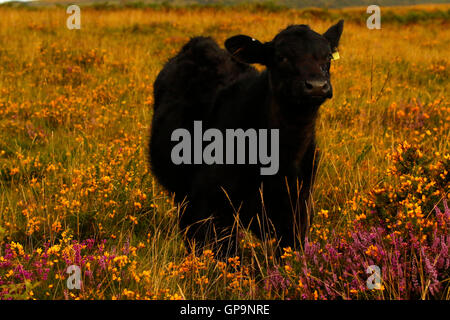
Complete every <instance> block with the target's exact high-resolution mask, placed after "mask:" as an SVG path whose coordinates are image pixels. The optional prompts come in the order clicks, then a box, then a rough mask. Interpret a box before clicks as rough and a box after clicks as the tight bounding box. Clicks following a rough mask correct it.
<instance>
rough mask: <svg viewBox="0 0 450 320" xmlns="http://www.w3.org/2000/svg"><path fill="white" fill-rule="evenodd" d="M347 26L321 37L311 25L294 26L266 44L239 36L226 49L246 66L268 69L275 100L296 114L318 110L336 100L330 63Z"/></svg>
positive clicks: (342, 23)
mask: <svg viewBox="0 0 450 320" xmlns="http://www.w3.org/2000/svg"><path fill="white" fill-rule="evenodd" d="M343 26H344V21H343V20H341V21H339V22H338V23H337V24H335V25H333V26H332V27H331V28H329V29H328V30H327V31H326V32H325V33H324V34H322V35H321V34H319V33H317V32H315V31H313V30H311V29H310V28H309V27H308V26H307V25H292V26H289V27H287V28H286V29H284V30H283V31H281V32H280V33H279V34H277V35H276V36H275V38H274V39H273V40H272V41H269V42H266V43H261V42H260V41H258V40H256V39H253V38H251V37H249V36H246V35H237V36H234V37H231V38H229V39H227V40H226V41H225V47H226V49H227V50H228V51H229V52H230V53H231V54H232V55H233V56H234V57H236V58H237V59H238V60H240V61H242V62H245V63H259V64H263V65H265V66H266V67H267V69H268V72H269V77H270V78H269V79H270V83H271V87H272V91H273V94H274V96H275V97H276V99H277V100H278V101H282V102H285V103H283V105H289V106H290V107H289V108H290V109H291V110H289V111H290V112H293V111H294V112H295V111H296V110H292V108H293V109H302V107H311V106H312V107H318V106H320V105H321V104H322V103H323V102H324V101H325V100H326V99H327V98H331V97H332V95H333V89H332V86H331V82H330V62H331V59H332V54H333V52H334V51H336V49H337V47H338V44H339V39H340V37H341V34H342V30H343ZM286 111H287V110H286ZM298 111H299V112H301V111H300V110H298Z"/></svg>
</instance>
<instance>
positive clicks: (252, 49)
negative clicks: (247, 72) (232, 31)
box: [225, 34, 267, 64]
mask: <svg viewBox="0 0 450 320" xmlns="http://www.w3.org/2000/svg"><path fill="white" fill-rule="evenodd" d="M225 48H227V50H228V52H229V53H231V54H232V55H233V56H234V57H235V58H237V59H238V60H240V61H242V62H245V63H260V64H266V61H267V58H266V47H265V45H264V44H262V43H261V42H259V41H258V40H256V39H253V38H252V37H249V36H245V35H242V34H241V35H237V36H234V37H231V38H228V39H227V40H226V41H225Z"/></svg>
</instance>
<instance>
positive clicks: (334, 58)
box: [331, 51, 340, 61]
mask: <svg viewBox="0 0 450 320" xmlns="http://www.w3.org/2000/svg"><path fill="white" fill-rule="evenodd" d="M331 56H332V57H333V61H334V60H339V58H340V57H339V52H338V51H335V52H333V54H332V55H331Z"/></svg>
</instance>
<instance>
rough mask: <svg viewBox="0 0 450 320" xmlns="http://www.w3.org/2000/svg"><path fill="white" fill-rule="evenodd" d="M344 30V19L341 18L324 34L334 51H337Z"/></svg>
mask: <svg viewBox="0 0 450 320" xmlns="http://www.w3.org/2000/svg"><path fill="white" fill-rule="evenodd" d="M342 30H344V20H340V21H339V22H338V23H336V24H335V25H334V26H332V27H330V29H328V30H327V32H325V33H324V34H323V36H324V37H325V39H327V40H328V42H329V43H330V47H331V50H332V51H336V48H337V47H338V45H339V39H340V38H341V34H342Z"/></svg>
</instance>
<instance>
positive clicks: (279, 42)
mask: <svg viewBox="0 0 450 320" xmlns="http://www.w3.org/2000/svg"><path fill="white" fill-rule="evenodd" d="M342 28H343V21H340V22H339V23H338V24H336V25H334V26H332V27H331V28H330V29H329V30H328V31H327V32H326V33H325V34H324V35H320V34H318V33H316V32H314V31H312V30H311V29H310V28H309V27H308V26H305V25H295V26H289V27H288V28H286V29H285V30H283V31H281V32H280V33H279V34H278V35H277V36H276V37H275V38H274V39H273V40H272V41H270V42H267V43H264V44H263V43H261V42H259V41H257V40H254V39H252V38H250V37H248V36H243V35H239V36H235V37H232V38H230V39H228V40H227V41H226V42H225V46H226V48H227V50H228V52H227V51H225V50H223V49H221V48H219V47H218V46H217V44H216V43H215V42H214V41H213V40H212V39H211V38H204V37H197V38H193V39H191V40H190V41H189V42H188V43H187V44H186V45H185V46H184V47H183V48H182V50H181V51H180V52H179V53H178V54H177V55H176V56H175V57H173V58H172V59H171V60H170V61H169V62H168V63H167V64H166V65H165V66H164V68H163V69H162V71H161V72H160V74H159V75H158V77H157V79H156V81H155V83H154V96H155V104H154V115H153V121H152V131H151V138H150V145H149V152H150V162H151V167H152V171H153V174H154V175H155V176H156V178H157V179H158V181H159V182H160V183H161V184H162V185H163V186H164V187H165V188H167V189H168V190H169V191H171V192H174V193H175V199H176V201H177V202H179V203H180V202H182V201H183V200H185V199H186V200H187V206H186V208H185V211H184V213H183V215H182V216H181V217H180V227H181V229H182V230H184V231H186V235H187V239H188V240H196V242H197V244H200V245H201V246H202V245H205V244H207V243H208V240H207V239H208V236H210V235H211V233H210V232H213V234H212V235H213V238H215V239H219V241H218V243H219V244H220V245H223V244H224V241H223V240H220V239H222V237H223V236H224V235H226V234H229V233H230V231H231V229H232V226H233V224H234V222H235V219H234V214H236V213H238V214H239V219H240V221H241V222H242V223H243V224H244V225H246V226H247V225H250V229H251V230H252V231H253V232H254V233H255V234H257V235H258V236H259V237H262V236H263V234H262V233H261V232H262V230H264V228H261V225H260V224H259V223H258V219H257V216H259V221H267V219H266V220H264V219H265V218H266V217H268V218H269V220H270V221H271V223H272V225H273V227H274V229H275V231H276V234H277V236H278V238H279V239H280V245H281V246H282V247H286V246H291V247H296V246H297V245H298V244H299V243H301V242H302V241H303V240H304V237H305V235H306V233H307V230H308V226H309V224H310V222H311V219H312V217H313V212H312V208H311V205H310V195H311V190H312V186H313V184H314V177H315V172H316V167H317V160H318V158H317V152H316V140H315V121H316V118H317V112H318V109H319V106H320V105H321V104H322V103H323V102H324V101H325V100H326V99H327V98H331V96H332V89H331V83H330V79H329V68H330V55H331V53H332V51H334V50H335V49H336V47H337V45H338V42H339V38H340V36H341V33H342ZM248 63H260V64H264V65H266V66H267V70H265V71H263V72H258V71H256V69H254V68H253V67H251V66H250V65H249V64H248ZM311 83H313V84H314V87H313V88H312V87H311V85H310V84H311ZM317 83H320V87H319V86H317V85H316V84H317ZM311 88H312V89H311ZM194 120H201V121H202V122H203V130H206V129H207V128H218V129H220V130H221V131H222V132H224V131H225V129H227V128H229V129H237V128H242V129H244V130H246V129H248V128H254V129H274V128H277V129H279V130H280V166H279V171H278V173H277V174H276V175H273V176H262V175H260V170H259V168H260V166H259V165H174V164H173V163H172V161H171V151H172V148H173V146H174V145H175V144H176V142H172V141H171V139H170V138H171V134H172V132H173V130H175V129H177V128H186V129H188V130H190V131H191V132H192V127H193V121H194ZM261 195H262V197H263V198H262V199H261ZM262 200H263V201H262ZM230 202H231V203H230ZM262 204H264V207H263V206H262ZM263 213H264V214H265V215H266V216H264V214H263ZM207 218H212V219H210V220H209V222H204V220H205V219H207ZM231 234H232V235H233V236H232V237H228V238H227V241H228V242H227V243H228V244H230V245H231V246H230V247H228V248H229V249H230V248H231V250H234V249H235V246H236V241H234V240H235V235H236V234H235V233H231ZM298 240H299V241H298ZM224 249H225V246H223V248H222V251H221V252H222V253H223V252H224Z"/></svg>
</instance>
